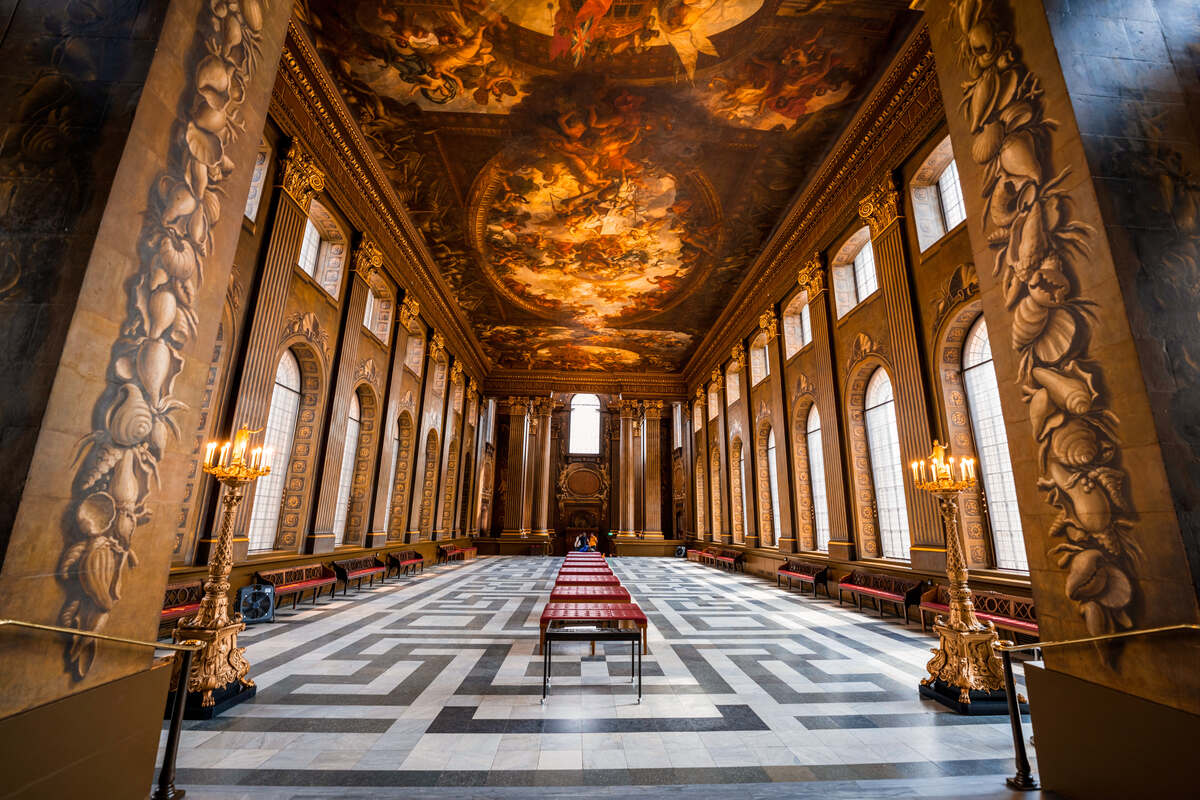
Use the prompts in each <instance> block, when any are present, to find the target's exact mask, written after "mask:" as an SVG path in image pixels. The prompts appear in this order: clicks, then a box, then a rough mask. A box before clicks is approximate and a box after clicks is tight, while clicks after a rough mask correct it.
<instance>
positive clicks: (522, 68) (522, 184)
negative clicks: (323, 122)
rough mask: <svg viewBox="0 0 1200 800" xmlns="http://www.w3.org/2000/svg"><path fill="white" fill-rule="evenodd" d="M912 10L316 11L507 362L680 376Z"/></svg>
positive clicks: (483, 335) (318, 28)
mask: <svg viewBox="0 0 1200 800" xmlns="http://www.w3.org/2000/svg"><path fill="white" fill-rule="evenodd" d="M907 5H908V4H907V0H724V1H722V0H497V1H496V2H487V1H486V0H412V1H409V0H309V2H308V3H307V14H306V21H307V24H308V26H309V30H310V33H311V34H312V36H313V39H314V41H315V42H316V44H317V47H318V49H319V50H320V52H321V54H322V57H323V58H324V59H325V61H326V63H327V64H328V66H329V68H330V70H331V72H332V74H333V75H334V78H335V80H336V81H337V82H338V85H339V87H340V89H341V91H342V93H343V95H344V96H345V98H346V101H347V103H348V104H349V106H350V108H351V110H352V111H353V112H354V113H355V114H356V115H357V118H358V121H359V124H360V126H361V127H362V129H363V132H364V133H365V135H366V136H367V138H368V139H369V140H370V141H371V144H372V146H373V147H374V149H375V151H376V153H377V155H378V156H379V158H380V161H381V163H382V164H383V166H384V169H385V170H386V171H387V172H388V174H389V177H390V178H391V179H392V181H393V183H394V184H395V187H396V190H397V193H398V194H399V195H400V198H401V200H403V201H404V202H405V204H406V205H407V206H408V208H409V210H410V212H411V213H412V216H413V219H414V221H415V223H416V224H417V226H418V227H419V228H420V230H421V231H422V233H423V234H424V236H425V238H426V241H427V243H428V245H429V247H430V250H431V252H432V253H433V255H434V259H435V261H436V262H437V265H438V267H439V269H440V270H441V271H442V273H443V275H444V276H445V277H446V279H447V281H448V282H449V284H450V286H451V288H452V289H453V290H454V292H455V294H456V296H457V299H458V302H459V303H460V304H461V305H462V307H463V308H464V310H465V311H466V312H467V315H468V317H469V319H470V320H471V322H472V324H473V325H474V326H475V331H476V334H477V335H478V337H479V339H480V341H481V342H482V343H483V345H484V348H485V350H486V351H487V352H488V355H489V356H490V357H491V358H492V360H493V361H494V362H495V363H496V364H497V365H498V366H500V367H507V368H526V369H574V370H605V371H641V370H650V371H676V370H678V369H680V368H681V367H682V365H683V364H684V363H685V362H686V360H687V358H688V356H689V355H690V354H691V351H692V349H693V348H694V347H695V345H696V344H697V343H698V342H699V340H700V338H701V337H702V336H703V335H704V333H705V332H706V331H707V329H708V328H709V327H711V325H712V324H713V323H714V321H715V319H716V317H717V315H718V313H719V312H720V310H721V307H722V305H723V303H724V302H725V301H726V300H727V299H728V298H729V296H730V295H731V294H732V292H733V290H734V288H735V287H736V286H737V284H738V283H739V281H740V280H741V278H742V277H743V276H744V275H745V273H746V270H747V269H748V268H749V266H750V264H751V262H752V261H753V259H754V257H755V255H756V254H757V253H758V251H759V249H760V248H761V247H762V245H763V244H764V242H765V240H766V238H767V236H768V234H769V233H770V231H771V229H772V228H773V227H774V225H775V223H776V222H777V220H778V219H779V217H780V215H781V213H782V212H783V210H784V209H785V207H786V205H787V203H788V201H789V200H790V199H791V197H792V196H793V195H794V194H795V192H796V190H797V189H798V188H799V187H800V185H801V183H802V182H803V180H804V179H805V177H806V176H807V175H808V173H809V172H810V171H811V170H812V169H813V168H814V167H815V166H816V165H817V163H818V162H819V161H820V158H821V156H822V154H823V152H824V150H825V149H826V148H827V147H828V146H829V145H830V144H831V143H832V140H833V138H834V137H835V136H836V134H837V132H838V131H839V130H840V129H841V127H842V126H843V125H844V124H845V123H846V122H847V120H848V119H849V116H850V115H851V114H852V113H853V109H854V106H855V103H856V101H857V100H859V99H860V98H861V97H862V94H863V92H864V90H865V88H866V87H867V85H868V84H869V83H870V81H871V79H872V78H873V76H874V75H875V73H876V71H877V69H878V68H879V67H880V65H881V64H882V63H883V62H884V60H885V59H886V57H887V55H888V53H889V50H890V48H891V47H892V46H893V45H894V44H895V43H896V42H897V41H898V40H899V39H900V38H901V36H902V35H903V33H904V32H905V31H906V30H907V27H908V26H909V25H910V24H912V15H911V14H910V12H908V11H906V8H907Z"/></svg>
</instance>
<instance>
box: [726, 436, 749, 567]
mask: <svg viewBox="0 0 1200 800" xmlns="http://www.w3.org/2000/svg"><path fill="white" fill-rule="evenodd" d="M745 458H746V453H745V447H744V446H743V445H742V437H741V436H737V435H735V436H734V437H733V438H732V439H730V441H729V504H730V505H731V506H732V508H731V509H730V510H729V516H730V521H731V523H732V524H731V525H730V528H731V533H732V534H733V543H734V544H744V543H745V541H746V468H745Z"/></svg>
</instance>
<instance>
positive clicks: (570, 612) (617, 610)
mask: <svg viewBox="0 0 1200 800" xmlns="http://www.w3.org/2000/svg"><path fill="white" fill-rule="evenodd" d="M622 622H632V623H633V624H634V625H636V626H637V627H638V629H639V630H640V631H641V633H642V652H643V653H645V652H646V615H645V614H644V613H642V609H641V608H639V607H638V604H637V603H547V604H546V608H545V609H543V610H542V618H541V623H540V626H539V627H540V635H539V637H538V652H539V653H540V652H542V647H544V646H545V642H546V629H547V628H549V627H550V626H551V625H553V624H555V623H559V624H563V623H575V624H592V625H604V624H607V623H617V624H618V625H619V624H620V623H622ZM592 648H593V650H594V649H595V643H593V645H592Z"/></svg>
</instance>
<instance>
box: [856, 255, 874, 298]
mask: <svg viewBox="0 0 1200 800" xmlns="http://www.w3.org/2000/svg"><path fill="white" fill-rule="evenodd" d="M878 288H879V285H878V283H876V281H875V252H874V251H873V250H872V249H871V243H870V242H867V243H866V244H864V245H863V246H862V249H861V250H859V251H858V254H857V255H855V256H854V290H855V293H856V294H857V295H858V296H857V297H856V298H855V300H856V301H857V302H859V303H861V302H862V301H863V300H866V299H867V298H868V297H870V296H871V295H872V294H874V293H875V290H876V289H878Z"/></svg>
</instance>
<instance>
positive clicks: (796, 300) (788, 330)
mask: <svg viewBox="0 0 1200 800" xmlns="http://www.w3.org/2000/svg"><path fill="white" fill-rule="evenodd" d="M811 341H812V317H811V315H810V312H809V309H808V292H804V291H802V292H800V293H799V294H798V295H796V296H795V297H793V298H792V302H790V303H788V305H787V308H785V309H784V310H783V346H784V351H785V355H786V357H787V358H791V357H792V356H794V355H796V353H799V352H800V349H801V348H802V347H804V346H805V345H807V344H808V343H809V342H811Z"/></svg>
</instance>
